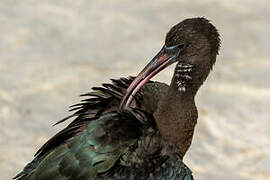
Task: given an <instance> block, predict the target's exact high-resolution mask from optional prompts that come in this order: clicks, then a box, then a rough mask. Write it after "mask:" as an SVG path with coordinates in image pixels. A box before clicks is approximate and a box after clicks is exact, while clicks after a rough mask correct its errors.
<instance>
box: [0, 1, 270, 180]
mask: <svg viewBox="0 0 270 180" xmlns="http://www.w3.org/2000/svg"><path fill="white" fill-rule="evenodd" d="M127 2H128V3H127ZM269 9H270V1H266V0H265V1H263V0H261V1H255V0H254V1H251V0H250V1H246V0H222V1H214V0H207V1H204V0H197V1H173V0H167V1H163V0H156V1H154V0H147V1H124V0H114V1H110V0H98V1H89V0H77V1H74V0H65V1H64V0H57V1H55V0H50V1H48V0H47V1H36V0H24V1H15V0H2V1H1V2H0V22H1V28H0V179H1V180H6V179H10V178H11V177H12V176H14V175H15V174H16V173H17V172H19V171H20V170H21V169H22V168H23V166H24V165H25V164H26V163H27V162H29V161H30V160H31V159H32V158H33V154H34V153H35V151H37V149H38V148H39V147H40V146H41V145H42V144H43V143H44V142H45V141H46V140H47V139H48V138H49V137H51V136H52V135H53V134H55V133H56V132H57V131H58V130H60V129H61V128H63V127H64V126H65V124H64V125H59V126H57V127H53V128H52V127H51V125H52V124H53V123H55V122H56V121H57V120H59V119H61V118H63V117H64V116H66V115H67V114H68V112H67V108H68V105H70V104H73V103H76V102H78V101H79V98H78V95H79V94H80V93H84V92H87V91H88V90H89V88H90V87H92V86H94V85H100V84H101V83H102V82H108V80H109V78H117V77H120V76H127V75H136V73H137V72H138V71H139V70H140V68H142V67H143V65H145V64H146V62H147V61H148V60H150V58H151V57H152V56H153V55H154V54H155V53H156V52H157V51H158V50H159V49H160V48H161V46H162V43H163V39H164V36H165V33H166V32H167V31H168V29H169V27H171V26H172V25H173V24H176V23H177V22H179V21H180V20H183V19H184V18H187V17H196V16H205V17H207V18H209V19H211V20H212V21H213V23H214V24H215V25H216V26H217V28H218V29H219V30H220V33H221V35H222V41H223V43H222V48H221V51H220V56H219V57H218V61H217V64H216V67H215V68H214V71H213V73H212V74H211V75H210V77H209V79H208V81H207V83H206V84H205V85H204V87H203V88H202V89H201V90H200V92H199V94H198V97H197V104H198V108H199V111H200V115H199V120H198V124H197V128H196V132H195V136H194V140H193V144H192V147H191V149H190V150H189V152H188V154H187V156H186V157H185V159H184V160H185V162H186V163H187V164H188V166H189V167H190V168H191V169H192V170H193V172H194V176H195V179H198V180H210V179H211V180H217V179H218V180H220V179H228V180H229V179H241V180H242V179H243V180H244V179H248V180H249V179H254V180H260V179H270V114H269V111H270V71H269V69H270V60H269V58H270V49H269V41H270V20H269V19H270V10H269ZM172 69H173V67H171V68H170V69H168V70H167V71H165V72H163V73H161V74H160V75H159V76H158V77H157V78H156V80H160V81H165V82H169V81H170V77H171V71H172Z"/></svg>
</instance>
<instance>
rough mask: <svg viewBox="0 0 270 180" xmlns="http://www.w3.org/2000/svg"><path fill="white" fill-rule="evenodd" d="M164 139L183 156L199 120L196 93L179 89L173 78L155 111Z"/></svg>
mask: <svg viewBox="0 0 270 180" xmlns="http://www.w3.org/2000/svg"><path fill="white" fill-rule="evenodd" d="M154 117H155V120H156V123H157V127H158V129H159V131H160V133H161V137H162V139H163V141H164V142H165V143H166V144H167V145H168V146H167V145H165V146H166V147H171V148H172V150H173V151H174V152H175V153H178V154H179V155H180V156H181V157H183V156H184V155H185V153H186V151H187V150H188V148H189V146H190V144H191V141H192V136H193V131H194V127H195V125H196V121H197V117H198V115H197V109H196V106H195V102H194V94H193V93H189V92H187V91H186V92H182V91H179V89H178V86H177V84H176V83H175V77H174V78H173V80H172V82H171V85H170V88H169V90H168V92H167V95H165V96H164V97H163V98H162V99H161V100H160V103H159V104H158V107H157V110H156V112H155V113H154Z"/></svg>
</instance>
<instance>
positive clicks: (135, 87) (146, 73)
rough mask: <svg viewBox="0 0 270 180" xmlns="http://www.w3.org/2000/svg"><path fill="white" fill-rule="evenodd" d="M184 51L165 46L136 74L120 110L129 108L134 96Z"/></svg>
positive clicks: (179, 47)
mask: <svg viewBox="0 0 270 180" xmlns="http://www.w3.org/2000/svg"><path fill="white" fill-rule="evenodd" d="M183 49H184V45H183V44H180V45H176V46H171V47H166V46H165V45H164V46H163V47H162V49H161V50H160V51H159V53H158V54H157V55H156V56H155V57H154V58H153V59H152V60H151V61H150V62H149V63H148V64H147V65H146V66H145V67H144V69H143V70H142V71H141V72H140V73H139V74H138V76H137V77H136V78H135V79H134V80H133V82H132V83H131V84H130V86H129V87H128V89H127V92H126V94H125V96H124V97H123V99H122V101H121V104H120V110H122V109H123V108H127V107H129V105H130V103H131V101H132V99H133V97H134V96H135V94H136V93H137V92H138V91H139V90H140V89H141V88H142V87H143V85H145V84H146V83H147V82H148V81H149V80H150V79H151V78H152V77H154V76H155V75H156V74H157V73H159V72H160V71H162V70H163V69H165V68H166V67H168V66H169V65H171V64H173V63H174V62H176V61H175V59H176V57H177V56H178V55H179V53H180V52H181V51H182V50H183Z"/></svg>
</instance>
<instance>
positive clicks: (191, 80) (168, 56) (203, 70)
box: [120, 17, 220, 109]
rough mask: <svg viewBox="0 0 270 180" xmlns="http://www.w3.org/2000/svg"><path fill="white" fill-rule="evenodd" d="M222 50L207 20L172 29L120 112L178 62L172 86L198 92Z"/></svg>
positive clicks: (128, 95) (183, 22) (132, 85)
mask: <svg viewBox="0 0 270 180" xmlns="http://www.w3.org/2000/svg"><path fill="white" fill-rule="evenodd" d="M219 47H220V36H219V33H218V31H217V29H216V28H215V27H214V26H213V25H212V24H211V23H210V21H209V20H207V19H206V18H202V17H199V18H191V19H185V20H184V21H182V22H180V23H178V24H176V25H175V26H173V27H172V28H171V29H170V31H169V32H168V33H167V35H166V39H165V45H164V46H163V47H162V49H161V50H160V52H159V53H158V54H157V55H156V56H155V57H154V58H153V59H152V60H151V61H150V62H149V63H148V64H147V65H146V67H145V68H144V69H143V70H142V71H141V72H140V73H139V74H138V76H137V77H136V78H135V79H134V81H133V82H132V83H131V85H130V86H129V88H128V90H127V93H126V95H125V96H124V98H123V99H122V103H121V107H120V109H122V108H123V106H124V105H125V107H127V106H129V104H130V103H131V101H132V97H133V96H134V95H135V94H136V92H138V90H139V89H140V88H141V87H142V86H143V85H144V84H146V83H147V82H148V81H149V80H150V79H151V78H152V77H153V76H155V75H156V74H157V73H158V72H160V71H162V70H163V69H165V68H166V67H168V66H169V65H171V64H173V63H175V62H177V66H176V68H175V73H174V77H173V81H172V83H173V84H176V85H177V86H178V89H179V91H182V92H185V91H186V88H187V86H188V87H189V88H190V89H191V90H190V92H195V93H196V92H197V90H198V88H199V87H200V85H201V84H202V83H203V82H204V80H205V79H206V77H207V76H208V74H209V72H210V70H211V69H212V67H213V65H214V64H215V62H216V56H217V54H218V51H219Z"/></svg>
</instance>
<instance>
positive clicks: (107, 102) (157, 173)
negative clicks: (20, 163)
mask: <svg viewBox="0 0 270 180" xmlns="http://www.w3.org/2000/svg"><path fill="white" fill-rule="evenodd" d="M132 80H133V78H121V79H118V80H112V84H103V87H94V88H92V89H93V91H91V92H89V93H86V94H83V95H82V96H84V97H87V98H86V99H84V100H82V101H81V103H79V104H76V105H73V106H71V108H72V109H71V111H75V112H74V113H73V114H72V115H70V116H68V117H67V118H65V119H63V120H61V121H59V122H58V123H61V122H63V121H66V120H68V119H70V118H72V117H75V119H74V120H73V121H72V122H71V123H70V124H69V125H68V126H67V127H66V128H65V129H63V130H62V131H60V132H59V133H57V134H56V135H55V136H54V137H52V138H51V139H50V140H49V141H48V142H46V143H45V144H44V145H43V146H42V147H41V148H40V149H39V150H38V152H37V153H36V154H35V158H34V160H33V161H32V162H30V163H29V164H27V165H26V167H25V168H24V170H23V171H22V172H21V173H19V174H18V175H17V176H16V177H14V179H18V180H43V179H44V180H45V179H57V180H58V179H59V180H62V179H63V180H65V179H69V180H72V179H79V180H80V179H81V180H86V179H108V177H110V178H109V179H129V178H130V177H133V178H134V177H136V179H145V178H146V177H150V175H151V174H153V173H154V176H153V177H154V179H168V178H169V179H181V180H182V179H185V180H190V179H191V178H192V175H191V171H190V170H189V169H188V168H187V167H186V166H185V165H184V163H182V162H181V161H180V162H179V161H173V160H171V159H169V158H168V157H167V156H162V157H158V158H157V159H156V158H154V159H153V158H152V156H150V159H151V160H150V161H151V163H149V162H150V161H148V160H147V161H145V162H144V161H143V163H137V164H136V165H134V164H130V162H131V161H130V160H129V159H128V160H127V161H126V162H124V161H123V159H124V158H127V157H128V158H133V155H132V156H128V154H130V152H134V151H138V149H139V151H140V152H141V149H143V150H144V149H146V146H143V147H138V142H141V141H142V139H149V137H148V135H147V136H145V134H147V133H145V130H146V129H147V128H148V127H150V126H154V123H153V117H152V116H151V113H152V112H153V111H154V110H155V108H156V105H157V102H158V99H160V95H162V94H164V91H166V90H167V85H165V84H163V83H155V84H154V83H152V82H149V83H148V84H147V85H146V86H145V88H143V89H142V91H140V92H139V93H137V95H136V96H135V101H134V102H133V105H132V107H133V109H131V111H132V112H133V113H132V114H131V113H127V112H118V107H119V104H120V101H121V98H122V97H123V95H124V93H125V91H126V89H127V87H128V86H129V84H130V83H131V82H132ZM152 92H154V93H152ZM151 99H152V101H151ZM147 111H149V112H147ZM134 115H135V116H134ZM140 119H142V120H140ZM58 123H56V124H58ZM150 136H152V135H150ZM150 139H151V138H150ZM152 142H153V143H152V144H156V143H155V141H152ZM146 144H147V143H146ZM147 148H148V149H151V148H149V143H148V144H147ZM152 149H154V151H153V153H152V152H151V153H152V154H156V152H157V151H156V150H158V149H159V147H155V146H154V148H152ZM150 151H152V150H150ZM144 154H146V155H148V154H149V152H144ZM132 161H133V162H136V160H132ZM123 162H124V163H123ZM153 162H154V163H153ZM165 162H166V163H171V164H166V165H163V166H162V164H164V163H165ZM177 163H180V164H179V165H177ZM123 164H124V165H123ZM127 164H128V165H127ZM149 164H154V167H153V166H152V165H151V166H150V167H149ZM168 167H171V168H169V170H168ZM150 179H151V178H150Z"/></svg>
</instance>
